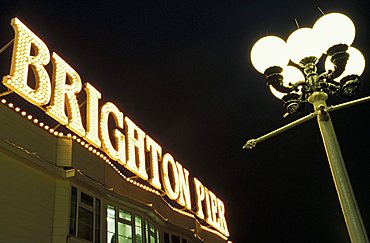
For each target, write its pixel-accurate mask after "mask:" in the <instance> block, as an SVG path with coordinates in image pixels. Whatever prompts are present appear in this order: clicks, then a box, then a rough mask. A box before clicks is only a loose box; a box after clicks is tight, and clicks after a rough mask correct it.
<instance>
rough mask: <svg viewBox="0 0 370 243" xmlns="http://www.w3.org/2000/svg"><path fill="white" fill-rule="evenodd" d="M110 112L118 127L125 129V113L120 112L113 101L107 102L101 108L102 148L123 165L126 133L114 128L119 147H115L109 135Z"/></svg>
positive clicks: (124, 161)
mask: <svg viewBox="0 0 370 243" xmlns="http://www.w3.org/2000/svg"><path fill="white" fill-rule="evenodd" d="M109 114H112V116H113V117H114V120H115V122H116V125H117V127H118V128H120V129H123V113H122V112H120V111H119V110H118V108H117V106H115V105H114V104H113V103H111V102H107V103H105V104H104V105H103V107H102V108H101V114H100V126H99V127H100V138H101V142H102V148H103V150H104V151H105V152H106V153H107V154H108V156H109V157H110V158H112V159H113V160H116V161H118V162H119V163H120V164H122V165H123V164H125V163H126V149H125V135H123V134H122V133H121V132H120V131H119V130H118V129H114V131H113V133H114V134H113V135H114V138H115V142H116V147H117V149H115V148H114V146H113V144H112V142H111V140H110V137H109V126H108V120H109V119H108V118H109Z"/></svg>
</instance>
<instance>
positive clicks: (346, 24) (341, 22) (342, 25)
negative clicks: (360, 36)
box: [313, 13, 356, 51]
mask: <svg viewBox="0 0 370 243" xmlns="http://www.w3.org/2000/svg"><path fill="white" fill-rule="evenodd" d="M313 29H314V31H315V32H316V35H317V36H318V37H319V38H320V41H321V43H322V46H324V47H325V49H326V50H325V51H327V50H328V49H329V48H330V47H332V46H334V45H337V44H346V45H348V46H350V45H352V43H353V41H354V39H355V35H356V29H355V25H354V24H353V22H352V20H351V19H350V18H348V17H347V16H346V15H344V14H341V13H330V14H326V15H324V16H322V17H321V18H319V19H318V20H317V21H316V23H315V24H314V26H313Z"/></svg>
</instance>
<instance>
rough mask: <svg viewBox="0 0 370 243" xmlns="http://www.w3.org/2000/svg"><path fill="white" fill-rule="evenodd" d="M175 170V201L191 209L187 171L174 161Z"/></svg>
mask: <svg viewBox="0 0 370 243" xmlns="http://www.w3.org/2000/svg"><path fill="white" fill-rule="evenodd" d="M176 166H177V171H178V175H179V187H180V189H179V197H178V198H177V200H176V202H177V203H178V204H180V205H181V206H184V207H185V208H187V209H189V210H191V199H190V186H189V171H188V170H187V169H185V168H183V167H182V165H181V164H180V163H179V162H177V161H176Z"/></svg>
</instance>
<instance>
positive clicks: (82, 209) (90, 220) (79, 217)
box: [69, 187, 101, 243]
mask: <svg viewBox="0 0 370 243" xmlns="http://www.w3.org/2000/svg"><path fill="white" fill-rule="evenodd" d="M100 207H101V203H100V200H99V199H97V198H94V197H92V196H90V195H88V194H86V193H84V192H81V191H79V190H78V189H77V188H76V187H72V190H71V208H70V220H69V234H70V235H74V236H77V237H79V238H82V239H85V240H88V241H91V242H95V243H99V242H100Z"/></svg>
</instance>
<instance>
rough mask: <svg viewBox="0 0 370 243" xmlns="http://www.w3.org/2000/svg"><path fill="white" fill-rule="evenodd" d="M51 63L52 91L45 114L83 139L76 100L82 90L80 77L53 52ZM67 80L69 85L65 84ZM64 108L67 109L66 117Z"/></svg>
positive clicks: (83, 131)
mask: <svg viewBox="0 0 370 243" xmlns="http://www.w3.org/2000/svg"><path fill="white" fill-rule="evenodd" d="M52 63H53V86H54V87H53V88H54V90H53V95H52V97H51V101H50V105H49V106H48V107H47V109H46V114H48V115H49V116H51V117H52V118H54V119H55V120H56V121H58V122H60V123H61V124H63V125H66V126H67V128H69V129H70V130H71V131H73V132H75V133H76V134H77V135H79V136H81V137H83V136H85V129H84V127H83V126H82V120H81V113H80V108H79V105H78V101H77V98H76V94H78V93H79V92H80V91H81V89H82V83H81V79H80V75H78V73H77V72H76V71H75V70H74V69H73V68H72V67H71V66H69V65H68V63H66V62H65V61H64V60H63V59H62V58H61V57H59V56H58V54H56V53H55V52H54V53H53V56H52ZM67 79H68V80H69V82H70V83H71V84H67V83H66V82H67ZM65 108H67V113H68V117H67V115H66V113H65Z"/></svg>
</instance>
